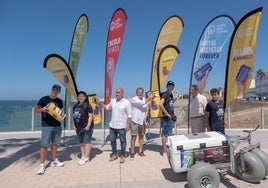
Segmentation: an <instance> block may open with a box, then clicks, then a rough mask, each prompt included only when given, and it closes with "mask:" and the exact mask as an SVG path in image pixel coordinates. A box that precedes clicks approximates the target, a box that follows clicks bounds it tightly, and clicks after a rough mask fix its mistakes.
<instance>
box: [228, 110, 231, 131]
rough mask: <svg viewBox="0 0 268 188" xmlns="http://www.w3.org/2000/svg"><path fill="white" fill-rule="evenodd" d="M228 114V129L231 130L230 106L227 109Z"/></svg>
mask: <svg viewBox="0 0 268 188" xmlns="http://www.w3.org/2000/svg"><path fill="white" fill-rule="evenodd" d="M227 114H228V129H230V128H231V110H230V106H228V108H227Z"/></svg>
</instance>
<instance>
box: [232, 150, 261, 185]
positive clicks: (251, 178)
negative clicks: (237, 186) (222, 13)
mask: <svg viewBox="0 0 268 188" xmlns="http://www.w3.org/2000/svg"><path fill="white" fill-rule="evenodd" d="M243 157H244V161H245V170H244V171H243V170H242V168H241V160H240V153H237V154H236V155H235V173H236V175H237V176H238V177H240V178H241V179H242V180H245V181H247V182H251V183H257V182H259V181H260V180H262V179H263V178H264V176H265V169H264V166H263V163H262V161H261V160H260V159H259V158H258V157H257V156H256V155H255V154H253V153H252V152H246V153H245V154H243Z"/></svg>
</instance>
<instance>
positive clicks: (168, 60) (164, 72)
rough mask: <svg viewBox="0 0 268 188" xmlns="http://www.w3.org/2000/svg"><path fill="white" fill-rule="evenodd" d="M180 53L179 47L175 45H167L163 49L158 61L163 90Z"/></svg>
mask: <svg viewBox="0 0 268 188" xmlns="http://www.w3.org/2000/svg"><path fill="white" fill-rule="evenodd" d="M179 53H180V51H179V49H178V48H177V47H176V46H174V45H168V46H165V47H164V48H163V49H162V50H161V52H160V54H159V58H158V62H157V64H158V65H157V67H158V76H157V77H158V84H159V86H158V88H159V91H161V90H162V88H163V86H164V83H165V82H166V80H167V77H168V75H169V73H170V72H171V70H172V67H173V65H174V62H175V60H176V58H177V56H178V54H179Z"/></svg>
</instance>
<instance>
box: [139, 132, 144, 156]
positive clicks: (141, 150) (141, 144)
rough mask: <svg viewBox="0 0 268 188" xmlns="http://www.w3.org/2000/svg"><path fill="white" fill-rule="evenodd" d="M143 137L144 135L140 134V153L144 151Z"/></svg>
mask: <svg viewBox="0 0 268 188" xmlns="http://www.w3.org/2000/svg"><path fill="white" fill-rule="evenodd" d="M143 138H144V135H139V153H142V152H143Z"/></svg>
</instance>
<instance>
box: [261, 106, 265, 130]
mask: <svg viewBox="0 0 268 188" xmlns="http://www.w3.org/2000/svg"><path fill="white" fill-rule="evenodd" d="M261 128H262V129H264V108H263V107H261Z"/></svg>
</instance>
